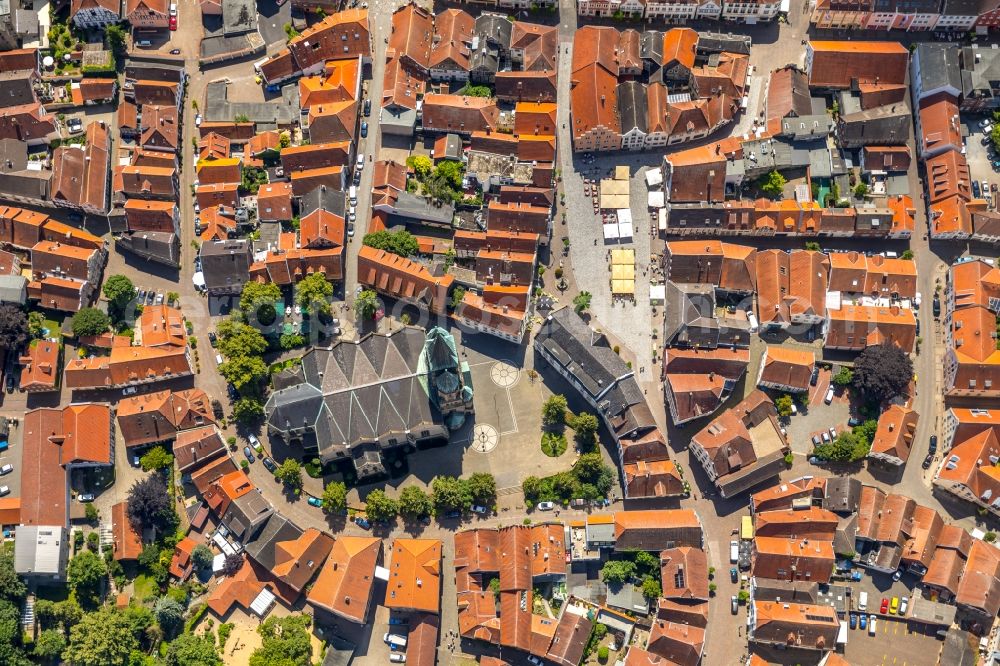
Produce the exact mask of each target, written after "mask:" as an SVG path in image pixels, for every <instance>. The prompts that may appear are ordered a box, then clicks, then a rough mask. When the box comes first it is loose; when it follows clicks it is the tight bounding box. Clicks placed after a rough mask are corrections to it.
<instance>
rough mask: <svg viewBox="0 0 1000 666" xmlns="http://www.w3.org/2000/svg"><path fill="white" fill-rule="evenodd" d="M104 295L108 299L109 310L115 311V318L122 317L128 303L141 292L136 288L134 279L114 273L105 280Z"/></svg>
mask: <svg viewBox="0 0 1000 666" xmlns="http://www.w3.org/2000/svg"><path fill="white" fill-rule="evenodd" d="M102 291H103V292H104V297H105V298H106V299H108V311H109V312H111V313H113V314H114V316H115V319H120V318H121V317H122V316H124V314H125V310H126V309H127V308H128V304H129V303H131V302H132V301H133V300H134V299H135V297H136V296H138V295H139V292H138V291H137V290H136V288H135V285H134V284H132V280H129V279H128V278H127V277H126V276H124V275H112V276H111V277H109V278H108V279H107V280H105V282H104V287H103V288H102Z"/></svg>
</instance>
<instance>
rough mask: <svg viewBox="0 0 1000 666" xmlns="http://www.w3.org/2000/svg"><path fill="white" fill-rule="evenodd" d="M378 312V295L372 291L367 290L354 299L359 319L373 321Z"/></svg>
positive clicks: (355, 310)
mask: <svg viewBox="0 0 1000 666" xmlns="http://www.w3.org/2000/svg"><path fill="white" fill-rule="evenodd" d="M376 310H378V295H377V294H376V293H375V292H374V291H372V290H371V289H365V290H364V291H362V292H361V293H360V294H358V297H357V298H355V299H354V312H355V314H356V315H357V316H358V319H371V318H373V317H374V316H375V311H376Z"/></svg>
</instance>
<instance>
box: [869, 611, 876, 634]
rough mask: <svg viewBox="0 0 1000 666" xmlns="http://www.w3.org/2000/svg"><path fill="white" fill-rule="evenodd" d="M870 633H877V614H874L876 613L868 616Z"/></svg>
mask: <svg viewBox="0 0 1000 666" xmlns="http://www.w3.org/2000/svg"><path fill="white" fill-rule="evenodd" d="M868 635H869V636H874V635H875V615H874V613H873V614H872V615H869V616H868Z"/></svg>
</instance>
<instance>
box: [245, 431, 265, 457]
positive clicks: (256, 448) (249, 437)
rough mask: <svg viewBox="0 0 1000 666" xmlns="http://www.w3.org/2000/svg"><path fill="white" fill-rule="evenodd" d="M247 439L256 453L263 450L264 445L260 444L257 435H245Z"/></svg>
mask: <svg viewBox="0 0 1000 666" xmlns="http://www.w3.org/2000/svg"><path fill="white" fill-rule="evenodd" d="M247 441H248V442H250V446H252V447H253V450H254V451H256V452H257V453H263V452H264V447H263V446H261V444H260V440H259V439H257V435H254V434H250V435H247Z"/></svg>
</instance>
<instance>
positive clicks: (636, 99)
mask: <svg viewBox="0 0 1000 666" xmlns="http://www.w3.org/2000/svg"><path fill="white" fill-rule="evenodd" d="M617 93H618V117H619V118H620V119H621V128H622V134H627V133H628V132H630V131H631V130H633V129H638V130H639V131H640V132H642V133H643V134H645V133H646V131H647V129H646V128H647V125H646V116H647V115H648V114H647V113H646V86H644V85H642V84H641V83H639V82H638V81H626V82H625V83H620V84H618V91H617Z"/></svg>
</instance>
